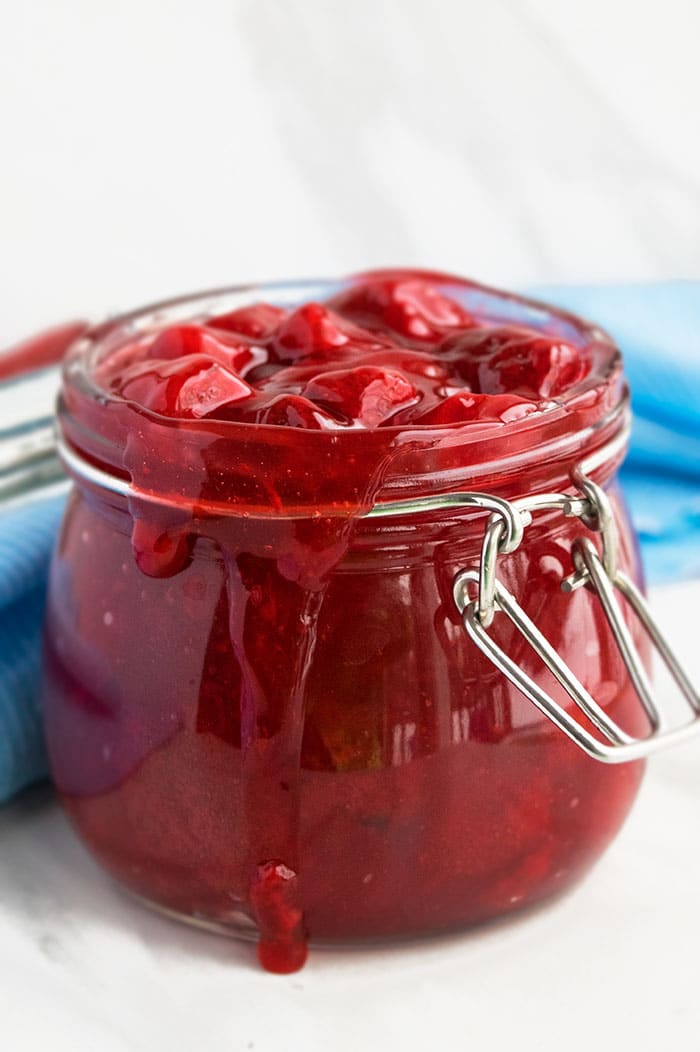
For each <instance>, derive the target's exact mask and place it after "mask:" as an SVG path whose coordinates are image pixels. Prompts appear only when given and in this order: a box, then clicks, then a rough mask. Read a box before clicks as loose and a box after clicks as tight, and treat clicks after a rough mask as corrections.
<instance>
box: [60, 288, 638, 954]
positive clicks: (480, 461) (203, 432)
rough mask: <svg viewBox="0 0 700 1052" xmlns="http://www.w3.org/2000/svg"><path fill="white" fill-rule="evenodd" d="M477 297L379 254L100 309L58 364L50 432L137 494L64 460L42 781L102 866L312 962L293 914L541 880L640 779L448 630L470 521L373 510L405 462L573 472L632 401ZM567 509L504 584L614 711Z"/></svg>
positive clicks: (304, 916) (451, 480)
mask: <svg viewBox="0 0 700 1052" xmlns="http://www.w3.org/2000/svg"><path fill="white" fill-rule="evenodd" d="M482 293H483V295H485V294H486V292H484V290H480V288H479V286H475V285H473V284H470V283H466V282H461V281H459V280H457V279H447V278H444V277H441V276H438V275H425V274H414V273H410V272H397V271H392V272H383V273H380V274H377V275H365V276H363V277H360V278H357V279H354V280H353V281H351V282H348V283H347V284H346V286H345V287H343V288H341V289H340V290H338V291H335V293H334V295H332V297H331V298H330V299H329V300H328V301H327V302H315V301H314V302H310V303H301V304H300V305H298V306H295V307H293V308H287V307H280V306H277V305H274V304H268V303H258V302H252V303H247V304H245V305H244V306H243V307H239V308H237V309H235V310H228V311H226V312H218V313H217V312H215V313H214V314H213V315H209V316H206V317H205V318H204V319H203V320H198V317H197V309H196V306H195V305H194V304H193V308H192V317H191V318H190V319H188V320H187V321H186V322H185V323H184V324H183V323H181V322H178V323H177V324H164V323H163V322H162V321H159V322H158V324H157V325H155V326H154V327H153V328H152V329H151V328H148V327H146V328H145V331H137V333H136V334H134V333H133V332H130V331H129V330H128V326H126V327H122V328H121V329H120V328H119V327H117V330H116V331H114V330H112V329H110V328H109V327H107V329H105V330H103V331H101V332H99V333H97V334H95V335H94V336H93V337H92V339H93V343H94V347H95V349H94V350H93V351H92V352H91V353H90V354H86V353H85V352H80V353H77V352H76V355H74V356H73V358H72V359H71V360H70V361H69V363H68V365H67V367H66V373H65V380H64V391H63V400H62V406H61V427H62V431H63V435H64V439H65V440H66V441H67V442H68V443H69V444H70V445H72V446H73V447H74V448H75V449H76V450H78V451H79V452H80V453H81V454H82V455H83V456H84V457H85V458H86V459H87V460H89V461H90V462H92V463H93V464H95V465H97V466H99V467H102V468H103V470H106V471H108V472H109V473H111V474H113V475H115V476H116V477H121V478H123V477H128V478H130V479H131V482H132V487H133V495H132V496H130V497H129V498H128V500H127V499H124V498H122V497H119V496H117V495H115V494H110V493H108V492H107V491H102V490H100V489H99V488H96V487H94V486H91V485H86V484H81V485H80V486H79V487H78V488H77V489H76V491H75V492H74V494H73V496H72V498H71V501H70V504H69V508H68V512H67V515H66V520H65V523H64V528H63V532H62V535H61V539H60V543H59V548H58V551H57V554H56V558H55V559H54V563H53V567H52V574H51V585H50V592H49V601H48V613H47V633H46V657H47V660H46V669H47V673H46V691H45V712H46V728H47V741H48V746H49V752H50V757H51V763H52V769H53V774H54V779H55V781H56V784H57V787H58V790H59V793H60V795H61V799H62V802H63V804H64V806H65V808H66V810H67V811H68V813H69V814H70V816H71V818H72V819H73V821H74V823H75V825H76V827H77V829H78V830H79V832H80V834H81V836H82V837H83V839H84V840H85V842H86V843H87V844H88V846H89V847H90V848H91V850H92V851H93V852H94V853H95V855H96V856H97V858H98V859H99V860H100V861H101V862H102V864H103V865H104V866H105V867H106V868H107V869H108V870H109V871H110V872H111V873H112V874H113V875H115V876H116V877H117V878H118V879H119V880H120V881H122V882H123V883H124V884H125V885H126V886H128V887H129V888H131V889H132V890H134V891H136V892H137V893H138V894H139V895H141V896H142V897H145V898H147V899H149V900H151V901H152V902H154V903H156V904H159V905H161V906H164V907H166V908H167V909H169V910H172V911H175V912H178V913H180V914H182V915H184V916H187V917H191V918H194V919H201V920H205V921H207V922H215V923H217V924H219V925H220V926H223V927H226V928H229V929H230V930H231V931H233V932H241V933H243V934H245V933H246V932H248V931H250V930H254V931H256V932H257V936H258V953H259V959H260V962H261V964H262V965H263V967H265V968H266V969H267V970H269V971H275V972H281V973H285V972H290V971H294V970H296V969H297V968H299V967H301V966H302V965H303V963H304V961H305V959H306V941H307V938H311V939H312V940H313V939H317V940H341V941H348V940H353V939H371V940H374V939H378V938H399V937H407V936H412V935H415V934H420V933H430V932H436V931H444V930H449V929H451V928H455V927H460V926H465V925H472V924H476V923H480V922H481V921H484V920H486V919H489V918H491V917H495V916H500V915H502V914H504V913H508V912H511V911H513V910H517V909H520V908H522V907H524V906H527V905H532V904H534V903H536V902H539V901H542V900H544V899H546V898H548V897H551V896H552V895H554V894H556V893H557V892H559V891H561V890H563V889H564V888H566V887H567V886H570V884H571V883H573V882H574V881H575V880H577V879H578V878H579V877H580V876H581V875H582V874H583V873H585V872H586V870H587V869H588V868H589V867H590V866H591V865H592V863H593V862H594V861H595V859H596V858H597V857H598V856H599V854H600V853H601V851H602V850H603V849H604V847H605V846H606V844H607V843H608V842H609V841H610V839H611V838H612V836H613V835H614V833H615V831H616V830H617V828H618V827H619V825H620V823H621V822H622V820H623V818H624V816H625V814H626V813H627V810H628V809H629V807H630V805H631V803H632V800H633V798H634V794H635V792H636V788H637V785H638V782H639V778H640V776H641V771H642V767H641V765H640V764H633V765H625V766H624V767H620V768H616V769H605V768H602V767H601V766H600V765H597V764H595V763H594V762H593V761H591V760H589V759H587V758H586V757H584V756H583V755H582V754H579V753H578V752H577V750H575V748H574V747H573V746H572V745H571V744H570V743H569V742H568V741H567V740H566V739H565V738H564V737H563V736H562V735H561V734H560V732H558V731H557V730H556V729H555V728H553V727H552V726H551V725H550V724H549V723H548V722H547V721H546V720H545V719H544V718H543V717H542V716H540V714H539V713H538V712H537V711H536V710H535V709H534V708H533V707H532V706H531V705H530V703H529V702H527V700H526V699H524V698H523V697H522V696H521V695H519V693H518V692H517V691H515V690H514V688H511V687H510V686H509V685H508V683H507V682H506V681H505V680H504V679H503V678H502V677H500V676H499V675H498V674H497V673H496V671H495V670H494V669H493V667H492V666H490V665H489V664H488V662H487V661H486V660H485V659H484V658H483V657H482V656H481V655H480V654H479V653H478V652H477V651H476V649H475V648H474V646H473V644H471V643H470V642H469V640H468V639H467V638H466V636H465V634H464V632H463V629H462V627H461V625H460V622H459V615H458V614H457V612H456V610H455V608H454V606H453V604H452V601H451V582H452V579H453V577H454V574H455V573H456V572H457V571H458V570H459V569H461V568H462V567H463V566H464V565H465V563H468V564H469V565H472V564H473V563H474V561H475V560H478V553H479V546H480V542H481V538H482V536H483V526H484V522H483V517H481V518H477V519H476V520H475V519H474V518H473V516H472V518H468V517H467V519H466V520H465V518H464V516H455V515H454V514H449V515H445V514H442V515H435V514H425V513H424V514H422V515H414V516H412V517H411V518H410V519H398V518H395V519H390V520H377V521H372V520H368V519H365V518H364V517H363V516H364V513H365V512H366V511H367V510H369V508H371V506H372V505H373V504H374V503H375V501H377V500H387V499H391V498H392V497H394V496H396V495H397V492H398V493H399V495H408V496H420V495H425V494H431V495H432V494H433V493H434V492H435V491H436V488H438V487H439V489H440V490H443V491H450V490H455V489H482V490H483V489H485V490H488V491H490V492H495V493H498V494H500V495H503V496H506V497H513V496H521V495H523V493H524V492H528V491H530V490H537V489H540V490H549V489H552V488H555V487H556V488H560V487H562V486H566V485H567V484H568V473H569V471H570V469H571V467H572V466H573V464H574V463H575V462H576V461H577V460H578V459H579V458H580V456H581V453H582V451H583V450H589V449H590V448H591V447H592V446H593V445H595V444H596V443H601V442H603V441H605V440H606V439H608V438H610V437H611V435H612V434H614V433H615V432H616V430H617V429H619V426H620V425H619V419H618V418H617V417H616V413H615V411H616V407H617V406H618V405H619V404H620V401H621V399H622V398H623V394H624V391H623V386H622V380H621V373H620V365H619V357H618V356H617V353H616V351H615V348H614V347H613V346H612V344H610V342H609V341H608V340H607V338H606V337H604V336H603V335H602V334H600V333H599V332H598V331H597V330H595V329H593V328H590V327H588V326H586V325H585V323H583V322H579V321H578V319H573V318H571V317H570V316H568V315H563V314H559V313H557V312H539V313H538V311H537V309H536V308H535V307H533V305H529V304H527V303H526V302H525V301H519V300H517V299H515V298H513V297H509V296H507V295H506V294H491V295H492V297H493V298H494V302H491V303H490V305H489V306H488V309H487V308H486V307H484V305H483V303H482V298H483V296H482ZM302 294H303V293H302V292H301V291H300V293H299V295H300V296H301V295H302ZM465 299H466V301H467V305H465ZM472 301H473V302H472ZM504 315H505V316H506V317H505V319H504ZM555 447H556V448H555ZM552 450H554V452H552ZM614 467H615V465H614V464H613V465H612V466H610V467H609V468H607V469H606V471H607V475H605V477H603V476H602V475H601V481H603V482H610V475H611V474H612V472H613V470H614ZM611 496H612V500H613V503H614V506H615V509H616V513H617V517H618V523H619V526H620V531H621V542H622V556H621V558H622V562H623V564H624V565H625V566H626V567H627V568H628V569H629V570H630V571H631V572H632V573H636V572H637V562H636V552H635V548H634V542H633V538H632V535H631V532H630V529H629V525H628V523H627V520H626V517H625V512H624V508H623V506H622V505H621V503H620V501H619V497H618V495H617V491H616V489H615V487H614V484H612V483H611ZM577 532H580V527H579V526H578V525H577V524H576V523H575V522H573V523H572V522H570V521H564V522H562V521H560V520H559V521H553V520H552V519H551V517H550V519H549V520H547V519H546V518H545V521H544V524H543V525H542V526H541V527H538V528H533V531H532V533H531V536H530V537H529V539H528V544H527V545H526V546H524V547H523V548H522V549H520V551H519V552H518V553H516V555H514V556H513V557H511V558H510V559H508V560H504V563H503V568H502V576H503V580H504V582H505V583H506V584H507V585H508V586H509V587H511V588H512V589H513V591H514V592H515V593H516V594H517V595H519V596H520V597H521V599H522V602H523V605H524V607H525V609H526V610H527V612H528V613H529V614H530V616H532V617H534V618H535V619H536V620H537V622H538V624H539V625H540V627H541V628H542V630H543V631H544V632H545V634H546V635H548V637H549V638H550V640H551V641H552V642H553V644H554V645H555V646H556V647H557V649H558V650H559V651H560V652H561V653H562V654H563V655H564V657H565V658H566V659H567V660H568V661H569V663H570V664H571V665H572V666H573V667H574V669H575V671H576V672H577V674H578V675H579V676H580V678H581V679H582V681H583V682H584V684H585V685H586V686H587V688H588V689H589V690H590V691H591V692H592V693H593V694H594V695H595V696H597V697H599V698H601V699H602V702H603V704H604V706H605V707H606V708H607V710H608V711H610V712H611V714H613V715H614V716H616V717H617V718H618V719H622V721H623V722H625V721H626V724H627V725H628V726H630V728H631V729H632V728H633V727H634V726H635V721H636V720H637V719H638V717H636V715H635V714H636V709H637V706H636V703H635V700H634V692H633V691H632V689H631V688H630V687H629V685H628V684H627V682H626V677H625V674H624V669H623V666H622V663H621V660H620V658H619V656H618V655H617V653H616V651H615V648H614V647H613V646H612V645H610V642H609V635H608V632H607V628H606V626H605V622H604V618H603V616H602V615H601V613H600V612H599V611H598V610H597V608H596V607H595V605H594V603H593V602H592V600H591V597H590V596H588V595H587V594H586V593H585V592H577V593H575V594H574V595H573V596H570V597H565V596H563V595H562V594H561V591H560V588H559V583H560V581H561V578H562V577H563V576H565V575H566V574H567V573H568V572H570V569H571V557H570V546H571V541H572V539H573V536H575V535H576V533H577ZM494 631H496V632H497V633H500V641H501V642H503V643H504V645H506V647H507V648H508V649H509V652H511V653H513V654H514V656H515V657H516V659H517V660H518V661H520V662H521V663H522V664H523V665H524V666H525V667H526V668H527V670H528V671H529V672H530V673H531V674H532V675H533V676H535V677H538V678H540V679H541V678H542V675H543V674H542V672H541V670H539V669H538V667H537V663H536V660H535V659H534V658H533V657H532V655H531V654H528V653H527V652H526V650H525V648H524V647H523V645H522V643H518V642H517V641H516V640H514V638H513V637H512V634H511V635H510V636H509V634H508V629H507V626H503V625H497V626H496V627H495V629H494ZM550 686H551V685H550V684H549V683H548V687H550ZM551 689H552V690H553V692H554V693H556V692H557V687H556V686H551ZM560 697H561V695H560ZM562 700H563V698H562Z"/></svg>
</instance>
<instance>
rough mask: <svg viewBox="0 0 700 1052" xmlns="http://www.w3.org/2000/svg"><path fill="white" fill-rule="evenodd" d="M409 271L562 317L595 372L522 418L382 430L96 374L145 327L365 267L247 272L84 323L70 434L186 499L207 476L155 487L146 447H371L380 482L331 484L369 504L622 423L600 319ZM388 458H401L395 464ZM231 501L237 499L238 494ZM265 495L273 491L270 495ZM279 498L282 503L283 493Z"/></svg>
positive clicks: (316, 288) (307, 495)
mask: <svg viewBox="0 0 700 1052" xmlns="http://www.w3.org/2000/svg"><path fill="white" fill-rule="evenodd" d="M397 273H399V272H398V271H384V272H378V276H381V275H382V274H386V275H391V274H397ZM411 274H412V275H417V276H419V277H425V278H426V279H428V280H431V281H432V282H433V283H434V284H435V285H436V286H437V287H438V288H439V289H440V291H448V292H449V294H450V295H452V296H455V295H457V296H458V298H459V300H460V302H461V303H463V304H464V305H465V306H467V308H468V309H470V310H472V311H475V312H476V313H478V314H479V315H480V316H481V317H483V318H486V319H487V320H490V321H492V323H494V324H498V323H499V322H500V323H501V324H503V323H504V322H506V321H508V320H511V321H517V322H518V323H519V324H521V325H527V326H529V327H532V328H535V329H537V328H538V327H539V328H540V329H544V327H545V326H547V327H548V330H547V331H549V332H550V333H551V332H552V328H554V330H555V335H561V337H562V339H564V338H566V339H569V340H574V342H576V343H577V344H578V345H579V346H580V347H582V348H583V347H585V349H586V352H587V353H588V354H589V355H590V356H591V362H592V367H591V369H590V371H589V373H588V375H587V377H585V378H584V379H583V380H582V381H580V382H579V383H578V384H576V385H575V386H574V387H573V388H572V389H571V390H570V391H567V392H566V393H565V394H564V395H563V396H561V397H559V398H557V399H553V400H551V402H550V403H549V404H548V405H547V406H546V407H545V408H544V409H543V410H542V411H541V412H539V413H535V414H532V415H531V416H528V417H525V418H523V419H521V420H514V421H510V422H507V423H498V424H493V423H482V422H480V423H468V424H464V425H461V426H455V425H452V424H443V425H425V424H423V425H420V424H411V425H403V426H401V425H393V426H392V425H390V426H386V427H381V428H377V429H375V430H372V431H370V430H355V429H348V430H340V429H339V430H332V431H325V430H319V431H317V430H307V429H301V428H292V427H288V426H284V425H282V426H280V425H276V424H272V425H270V424H256V423H245V422H240V423H239V422H233V421H220V420H210V419H207V418H205V419H202V420H181V419H173V418H169V417H164V416H161V415H160V414H158V413H155V412H153V411H150V410H147V409H145V408H144V407H142V406H138V405H137V404H135V403H133V402H130V401H128V400H126V399H124V398H123V397H121V396H119V395H117V394H115V393H113V392H107V391H105V390H103V389H102V388H101V387H100V386H99V385H98V384H97V382H96V381H95V379H94V377H93V372H94V367H95V365H96V363H97V362H98V361H100V360H101V359H102V356H104V355H107V354H109V353H111V352H112V351H113V350H115V349H116V348H117V347H119V346H122V345H123V344H124V343H125V342H127V341H128V340H133V339H134V338H135V337H139V336H145V335H146V334H148V333H150V332H155V331H158V330H160V329H162V328H164V327H166V326H168V325H172V324H177V323H181V322H184V321H187V322H205V321H206V320H207V319H208V318H210V317H212V316H214V315H216V314H222V313H226V312H228V311H231V310H234V309H237V308H238V307H241V306H246V305H250V304H251V303H254V302H257V301H259V300H260V299H263V298H264V299H266V300H267V301H268V302H272V303H275V304H277V305H280V306H290V307H294V306H298V305H299V304H300V303H302V302H305V301H308V300H309V299H320V298H325V297H328V296H330V295H332V294H334V293H335V292H337V291H340V290H341V289H342V288H344V287H347V285H348V284H349V283H351V282H353V281H356V280H357V277H348V278H341V279H334V280H298V281H281V282H270V283H262V284H246V285H238V286H231V287H225V288H221V289H214V290H209V291H205V292H199V293H194V294H189V295H185V296H178V297H175V298H171V299H168V300H163V301H159V302H156V303H154V304H151V305H148V306H145V307H140V308H137V309H135V310H133V311H130V312H127V313H125V314H122V315H119V316H118V317H116V318H112V319H110V320H108V321H107V322H105V323H103V324H101V325H98V326H96V327H94V328H92V329H90V330H88V331H87V332H86V333H84V334H83V335H82V337H81V338H80V339H79V340H78V341H77V342H76V343H75V344H74V345H73V347H72V348H71V351H70V353H69V355H68V357H67V359H66V363H65V365H64V371H63V386H62V394H61V398H60V401H59V426H60V430H61V432H62V437H63V441H64V443H65V444H66V446H67V447H71V448H73V449H74V450H75V451H76V452H77V453H78V454H79V455H82V456H85V457H87V458H88V460H89V461H90V462H91V463H93V464H94V465H95V466H96V467H98V468H101V469H102V470H106V471H108V472H111V473H113V474H114V475H116V476H117V477H131V479H132V481H133V482H134V483H135V484H136V486H137V487H139V488H142V489H151V488H156V489H165V490H166V491H168V492H170V491H172V492H173V493H174V494H179V495H180V496H181V498H182V499H185V500H186V499H194V498H198V497H200V496H201V479H199V480H197V479H195V478H190V480H189V481H190V483H191V484H192V485H191V487H190V486H188V480H187V477H186V475H183V473H182V472H180V473H178V472H177V470H175V471H174V472H172V471H171V472H170V473H166V474H168V478H167V479H163V480H162V482H161V483H159V484H158V485H156V486H155V487H153V486H150V485H149V479H148V475H149V472H148V470H145V471H140V470H138V464H137V463H136V462H137V461H139V457H140V458H141V465H142V466H143V465H144V464H145V460H148V458H149V457H155V461H154V462H155V463H158V462H159V461H160V460H161V459H162V458H164V459H165V460H166V461H167V460H168V457H169V456H170V457H171V458H172V459H176V458H174V457H172V453H171V454H167V448H166V447H167V446H168V445H170V446H172V445H175V446H176V448H178V449H180V450H182V449H184V448H185V447H191V448H192V450H193V451H194V450H196V451H198V454H199V459H201V456H204V455H205V454H206V449H207V447H211V446H212V445H213V444H214V443H218V444H221V443H228V444H229V446H230V447H231V449H236V450H238V451H239V453H240V456H244V455H247V456H256V455H257V456H258V457H259V456H260V453H261V451H263V453H264V456H263V459H265V456H267V457H268V458H269V459H270V460H275V458H276V457H277V456H278V455H279V450H280V448H282V447H283V446H286V447H289V446H290V445H293V446H294V447H295V448H297V449H298V450H299V451H300V453H302V454H303V455H304V456H308V457H309V458H311V459H313V457H314V456H316V455H320V456H321V457H326V456H328V455H329V454H332V455H333V456H334V457H335V458H337V457H338V456H343V457H345V456H356V455H358V454H362V456H364V454H365V452H368V454H369V460H370V461H371V460H372V458H373V457H374V458H375V459H376V461H377V465H378V470H379V473H380V474H381V480H379V482H378V480H377V478H373V479H372V480H371V483H370V480H368V486H367V487H364V490H363V492H360V491H359V489H363V487H362V486H360V487H359V489H358V488H357V487H355V489H354V490H353V491H352V492H343V488H342V487H336V489H337V490H338V492H334V493H333V494H329V496H332V497H333V498H334V499H333V500H331V503H333V504H337V503H340V504H341V505H342V504H348V505H352V506H354V505H356V504H366V503H367V501H368V500H369V499H370V490H371V502H374V500H375V499H376V498H377V496H378V493H379V491H381V492H382V493H385V494H386V499H395V498H396V496H397V495H399V494H407V495H410V494H411V493H413V492H419V491H420V490H421V488H424V486H425V485H426V484H428V485H430V486H431V488H436V489H442V490H444V491H450V490H451V489H454V488H455V486H464V484H467V485H469V486H470V487H473V486H474V485H475V484H477V483H480V484H483V485H486V484H487V482H488V480H489V479H491V480H493V477H494V476H503V475H508V474H509V473H510V472H512V471H514V470H517V471H519V472H522V471H528V470H530V469H531V468H532V467H533V466H536V465H537V464H538V463H544V462H549V463H551V462H553V461H554V462H557V461H563V460H568V459H569V458H570V457H575V456H577V455H578V454H580V452H581V451H584V450H585V451H587V452H590V450H592V449H593V448H595V447H596V446H597V445H599V444H605V443H606V442H607V441H608V440H609V439H610V437H611V436H612V435H613V434H615V433H618V432H619V431H621V430H623V429H624V427H625V423H626V420H627V418H628V394H627V388H626V385H625V383H624V378H623V375H622V358H621V354H620V351H619V349H618V348H617V347H616V345H615V344H614V342H613V341H612V340H611V338H610V337H609V336H608V335H607V334H606V333H605V332H603V330H601V329H600V328H599V327H598V326H596V325H594V324H592V323H590V322H587V321H585V320H584V319H581V318H578V317H577V316H576V315H574V314H571V313H569V312H567V311H565V310H562V309H560V308H558V307H553V306H550V305H548V304H546V303H542V302H540V301H538V300H534V299H531V298H529V297H526V296H521V295H519V294H516V293H511V292H504V291H502V290H499V289H495V288H492V287H490V286H487V285H482V284H479V283H476V282H472V281H467V280H465V279H463V278H458V277H455V276H452V275H444V274H435V273H433V272H414V271H412V272H411ZM359 277H361V275H360V276H359ZM145 432H148V433H149V434H150V435H151V437H153V439H154V441H153V442H152V443H151V444H150V446H149V444H148V443H146V444H145V446H144V448H143V449H141V450H140V451H135V450H134V449H133V446H134V444H135V435H136V434H138V433H141V434H143V433H145ZM136 444H137V445H138V443H136ZM240 456H239V458H238V459H239V460H240ZM144 457H145V460H144ZM194 459H195V460H197V459H198V458H197V457H196V456H195V458H194ZM387 460H388V461H389V462H391V463H390V464H387V463H386V462H387ZM368 463H369V461H368ZM173 467H175V465H173ZM189 467H190V468H191V467H192V465H191V464H190V465H189ZM135 469H136V470H135ZM161 474H162V473H161ZM195 474H196V472H195ZM370 474H374V472H370ZM135 475H136V477H135ZM139 476H141V477H139ZM150 481H151V482H153V481H154V480H153V479H151V480H150ZM302 488H303V487H302ZM315 495H316V494H315V490H314V487H313V485H308V486H307V487H306V488H305V489H304V492H303V493H300V494H299V496H300V497H301V499H300V500H299V501H298V502H297V501H292V503H293V504H294V503H299V504H300V506H308V505H310V504H316V503H318V502H319V501H317V500H316V499H315ZM283 502H284V503H285V507H287V505H288V503H289V501H288V499H285V498H283ZM224 503H225V504H226V505H228V504H230V503H231V500H230V495H228V496H226V498H225V499H224ZM236 503H237V502H236ZM253 503H256V502H255V501H254V502H253ZM262 503H263V505H264V504H265V503H266V501H265V499H263V501H262ZM271 503H272V505H274V500H273V501H272V502H271ZM321 503H324V504H326V503H328V501H327V500H322V501H321Z"/></svg>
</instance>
